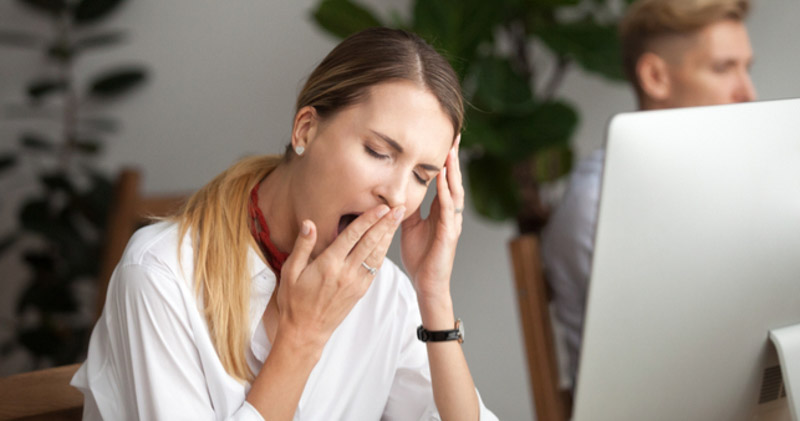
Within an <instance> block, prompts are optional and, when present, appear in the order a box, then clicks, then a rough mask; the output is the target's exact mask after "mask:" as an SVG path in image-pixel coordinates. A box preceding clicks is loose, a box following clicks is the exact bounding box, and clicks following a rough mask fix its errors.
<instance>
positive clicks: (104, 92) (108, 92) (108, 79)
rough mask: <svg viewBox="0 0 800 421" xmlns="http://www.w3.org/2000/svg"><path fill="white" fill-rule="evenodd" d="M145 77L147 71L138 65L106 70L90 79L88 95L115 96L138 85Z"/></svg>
mask: <svg viewBox="0 0 800 421" xmlns="http://www.w3.org/2000/svg"><path fill="white" fill-rule="evenodd" d="M146 78H147V72H146V71H145V70H144V68H142V67H138V66H127V67H123V68H119V69H115V70H111V71H107V72H105V73H103V74H101V75H99V76H95V78H94V79H92V82H91V83H90V85H89V95H90V96H92V97H94V98H100V99H111V98H116V97H119V96H122V95H124V94H126V93H128V92H129V91H131V90H133V89H134V88H136V87H138V86H139V85H141V84H142V83H143V82H144V81H145V79H146Z"/></svg>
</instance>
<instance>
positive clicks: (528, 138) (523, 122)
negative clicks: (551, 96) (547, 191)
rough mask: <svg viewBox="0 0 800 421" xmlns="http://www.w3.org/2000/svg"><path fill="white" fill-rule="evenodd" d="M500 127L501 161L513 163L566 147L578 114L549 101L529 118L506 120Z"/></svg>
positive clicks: (508, 118)
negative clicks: (502, 140) (503, 149)
mask: <svg viewBox="0 0 800 421" xmlns="http://www.w3.org/2000/svg"><path fill="white" fill-rule="evenodd" d="M500 124H501V126H500V127H501V128H502V130H503V133H504V136H505V138H506V139H507V143H508V146H507V148H506V153H505V155H504V157H505V159H507V160H509V161H510V162H517V161H521V160H523V159H528V158H529V157H530V156H532V155H533V154H534V153H536V152H537V151H540V150H543V149H547V148H552V147H555V146H566V145H569V141H570V139H571V138H572V134H573V133H574V131H575V128H576V127H577V124H578V113H577V112H576V111H575V109H574V108H573V107H571V106H570V105H568V104H566V103H564V102H559V101H550V102H546V103H543V104H540V105H537V106H536V108H535V109H534V110H533V111H532V112H531V113H530V114H524V115H519V116H508V117H507V118H505V119H503V120H502V122H501V123H500Z"/></svg>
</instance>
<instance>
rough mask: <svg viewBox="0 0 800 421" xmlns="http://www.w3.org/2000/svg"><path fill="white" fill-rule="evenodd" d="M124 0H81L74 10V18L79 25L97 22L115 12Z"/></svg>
mask: <svg viewBox="0 0 800 421" xmlns="http://www.w3.org/2000/svg"><path fill="white" fill-rule="evenodd" d="M122 3H124V0H80V2H78V5H77V6H76V7H75V9H74V10H73V15H72V17H73V20H74V22H75V23H76V24H78V25H88V24H92V23H96V22H98V21H100V20H102V19H103V18H105V17H106V16H108V15H110V14H111V13H113V12H114V11H115V10H117V9H118V8H119V6H120V5H122Z"/></svg>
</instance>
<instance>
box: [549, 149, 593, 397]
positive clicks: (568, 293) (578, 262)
mask: <svg viewBox="0 0 800 421" xmlns="http://www.w3.org/2000/svg"><path fill="white" fill-rule="evenodd" d="M603 156H604V152H603V150H598V151H595V152H594V153H593V154H592V155H590V156H589V157H588V158H587V159H586V160H584V161H582V162H581V163H580V164H579V165H578V166H577V168H576V169H575V172H574V174H573V175H572V178H571V181H570V185H569V188H568V189H567V192H566V194H565V195H564V197H563V198H562V200H561V203H559V206H558V207H557V208H556V210H555V212H554V213H553V215H552V216H551V218H550V222H549V223H548V225H547V226H546V227H545V229H544V231H543V232H542V259H543V263H544V266H545V271H546V274H547V281H548V283H549V284H550V286H551V288H552V289H553V302H554V308H555V312H556V317H557V318H558V320H559V322H560V323H561V326H562V327H563V328H564V339H565V342H566V349H567V354H568V356H569V361H568V363H569V367H568V369H569V372H568V373H566V377H567V379H565V380H566V381H569V382H572V381H574V378H575V375H576V373H577V365H578V355H579V351H580V345H581V335H582V332H583V320H584V313H585V309H586V295H587V291H588V288H589V276H590V272H591V266H592V255H593V253H594V234H595V227H596V225H597V211H598V209H597V208H598V204H599V201H600V181H601V178H602V172H603Z"/></svg>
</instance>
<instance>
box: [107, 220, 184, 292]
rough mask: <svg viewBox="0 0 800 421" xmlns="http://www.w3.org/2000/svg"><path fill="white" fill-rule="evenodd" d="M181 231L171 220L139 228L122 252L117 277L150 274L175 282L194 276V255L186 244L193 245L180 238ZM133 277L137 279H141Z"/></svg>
mask: <svg viewBox="0 0 800 421" xmlns="http://www.w3.org/2000/svg"><path fill="white" fill-rule="evenodd" d="M179 231H180V230H179V225H178V223H177V222H172V221H160V222H156V223H154V224H150V225H147V226H145V227H142V228H139V229H138V230H137V231H136V232H135V233H134V234H133V236H131V239H130V241H128V245H127V246H126V247H125V251H124V252H123V253H122V257H121V258H120V261H119V263H118V264H117V269H116V271H115V272H116V273H117V275H124V274H126V273H127V274H130V273H140V274H150V275H158V276H157V278H160V279H163V278H172V279H174V280H176V281H177V280H182V279H184V278H186V276H187V275H191V268H192V262H191V261H190V260H191V258H192V253H191V250H186V244H189V243H190V242H184V241H183V239H185V238H186V236H184V237H183V238H179V234H180V232H179ZM187 259H188V260H187ZM187 270H188V271H187ZM126 278H129V277H126ZM133 278H135V279H138V278H141V276H135V277H133ZM148 278H150V276H148ZM186 279H191V278H186ZM181 283H184V284H185V283H186V282H181ZM130 286H133V285H130Z"/></svg>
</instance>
